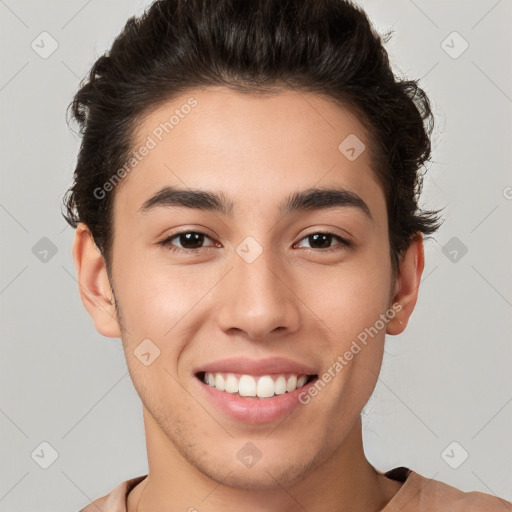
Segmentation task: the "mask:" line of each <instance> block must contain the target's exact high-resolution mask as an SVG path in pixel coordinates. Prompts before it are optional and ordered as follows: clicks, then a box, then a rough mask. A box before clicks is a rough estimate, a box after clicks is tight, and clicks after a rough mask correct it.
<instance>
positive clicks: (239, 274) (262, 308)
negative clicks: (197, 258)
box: [218, 247, 301, 340]
mask: <svg viewBox="0 0 512 512" xmlns="http://www.w3.org/2000/svg"><path fill="white" fill-rule="evenodd" d="M251 250H254V247H251ZM240 254H241V255H242V256H241V255H240ZM253 256H254V255H253ZM251 260H252V258H247V257H246V255H245V254H244V253H243V252H240V253H238V252H236V253H234V255H233V260H232V262H233V265H232V269H231V271H230V272H229V273H228V275H227V276H226V277H225V278H224V279H223V280H222V282H221V283H220V284H221V290H219V291H220V293H221V296H220V300H221V306H220V308H219V310H218V323H219V328H221V329H222V330H223V331H224V332H226V333H230V332H231V333H234V332H237V331H238V333H239V334H240V333H242V334H243V335H244V336H245V337H247V338H249V339H252V340H263V339H267V338H268V337H269V336H270V335H271V333H274V332H275V333H276V334H278V333H279V332H280V334H279V336H283V335H285V334H286V333H293V332H295V331H297V330H298V329H299V325H300V304H301V301H300V299H299V298H298V297H297V295H296V294H295V293H294V291H293V280H294V278H293V276H291V273H290V269H289V268H288V269H287V268H286V267H285V266H284V265H283V263H282V262H279V261H277V258H276V257H275V256H274V255H273V254H272V251H271V250H270V249H264V250H262V252H261V253H260V254H259V255H257V257H256V258H255V259H254V260H253V261H251Z"/></svg>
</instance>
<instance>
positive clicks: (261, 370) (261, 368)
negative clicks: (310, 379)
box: [194, 357, 317, 375]
mask: <svg viewBox="0 0 512 512" xmlns="http://www.w3.org/2000/svg"><path fill="white" fill-rule="evenodd" d="M200 372H211V373H220V372H223V373H242V374H246V375H268V374H272V373H274V374H282V373H294V374H297V375H316V374H317V371H316V370H315V369H314V368H312V367H311V366H308V365H305V364H302V363H299V362H297V361H293V360H291V359H286V358H283V357H269V358H266V359H249V358H247V357H231V358H228V359H220V360H218V361H213V362H211V363H207V364H204V365H202V366H201V367H198V368H196V369H195V370H194V374H197V373H200Z"/></svg>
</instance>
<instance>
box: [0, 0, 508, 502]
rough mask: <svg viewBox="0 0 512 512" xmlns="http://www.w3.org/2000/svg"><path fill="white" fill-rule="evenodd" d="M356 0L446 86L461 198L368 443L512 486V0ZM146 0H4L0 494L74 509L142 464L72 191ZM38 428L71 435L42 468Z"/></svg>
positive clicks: (441, 111) (428, 83)
mask: <svg viewBox="0 0 512 512" xmlns="http://www.w3.org/2000/svg"><path fill="white" fill-rule="evenodd" d="M360 3H361V4H362V5H363V6H364V7H365V8H366V9H367V11H368V13H369V15H370V17H371V19H372V20H373V21H374V23H375V25H376V27H377V28H378V30H379V31H381V33H382V32H383V31H386V30H388V29H389V28H393V29H394V30H395V34H394V36H393V38H392V39H391V41H390V42H389V43H388V45H387V48H388V51H389V53H390V57H391V59H392V61H393V62H394V63H395V65H394V67H395V70H396V71H397V73H399V74H405V75H406V76H408V77H410V78H422V85H423V87H424V88H425V89H426V91H427V93H428V94H429V95H430V98H431V100H432V102H433V107H434V111H435V115H436V120H437V127H436V130H435V133H434V139H433V144H434V151H433V164H432V165H431V167H430V171H429V173H428V179H427V180H426V182H425V189H424V196H423V202H422V204H423V206H425V207H427V208H437V207H442V206H446V209H445V218H446V221H445V223H444V225H443V227H442V228H441V230H440V232H439V233H438V234H437V235H436V236H435V237H434V238H433V239H430V240H427V242H426V268H425V272H424V277H423V281H422V285H421V289H420V296H419V300H418V304H417V307H416V310H415V312H414V313H413V316H412V318H411V322H410V324H409V327H408V328H407V331H406V332H405V333H404V334H402V335H400V336H396V337H388V339H387V345H386V355H385V359H384V363H383V369H382V372H381V375H380V379H379V382H378V385H377V387H376V390H375V393H374V395H373V396H372V398H371V399H370V401H369V403H368V405H367V407H366V408H365V410H364V414H363V418H364V428H365V429H364V442H365V451H366V453H367V456H368V458H369V460H370V462H371V463H372V464H374V465H375V466H376V467H377V468H378V469H380V470H387V469H390V468H392V467H395V466H398V465H405V466H408V467H411V468H412V469H414V470H415V471H417V472H419V473H420V474H422V475H424V476H426V477H429V478H435V479H436V480H442V481H444V482H447V483H449V484H451V485H453V486H455V487H458V488H460V489H462V490H466V491H469V490H479V491H482V492H486V493H490V494H497V495H499V496H501V497H503V498H506V499H508V500H512V436H511V435H510V432H511V431H512V403H511V402H512V372H511V371H510V368H511V362H512V348H511V343H510V332H511V327H512V315H511V312H512V269H511V264H510V262H511V261H512V258H511V256H512V238H511V236H510V233H511V229H510V228H511V223H510V220H511V210H512V175H511V172H510V168H511V167H510V164H511V154H510V146H511V141H512V138H511V124H512V123H511V110H512V90H511V89H512V88H511V83H512V80H511V64H512V59H511V55H510V54H511V32H512V31H511V30H510V27H511V26H512V23H511V22H512V19H511V18H512V2H511V1H510V0H500V1H496V0H481V1H477V2H468V1H463V0H458V1H451V2H446V1H441V0H435V1H434V0H429V1H420V0H415V1H412V0H403V1H398V0H393V1H387V2H379V1H377V0H368V1H363V2H360ZM148 4H149V2H148V1H140V0H130V1H124V2H122V1H120V0H116V1H114V0H102V1H99V0H89V1H84V0H73V1H70V0H67V1H64V0H59V1H53V2H44V1H40V0H38V1H28V0H19V1H14V0H0V38H1V48H2V54H1V56H2V63H1V71H0V103H1V112H2V118H1V127H0V129H1V133H0V135H1V137H0V140H1V141H2V152H1V156H2V158H1V192H0V225H1V230H2V252H1V262H0V263H1V264H0V308H1V309H0V314H1V318H0V326H1V343H2V345H1V347H2V350H1V354H2V356H1V358H0V365H1V367H0V379H1V382H0V393H1V395H0V398H1V403H0V405H1V407H0V429H1V437H0V449H1V453H0V460H1V475H0V512H5V511H10V512H27V511H35V510H37V511H48V512H49V511H52V512H59V511H62V512H64V511H72V510H78V509H79V508H81V507H83V506H85V505H86V504H87V503H89V502H90V501H92V500H93V499H95V498H97V497H99V496H100V495H103V494H106V493H107V492H109V491H110V490H112V489H113V488H114V487H115V486H116V485H118V484H119V483H120V482H121V481H122V480H125V479H128V478H131V477H134V476H137V475H142V474H145V473H146V472H147V463H146V458H145V443H144V431H143V424H142V413H141V406H140V401H139V398H138V396H137V394H136V392H135V391H134V389H133V386H132V383H131V380H130V378H129V375H128V373H127V368H126V364H125V360H124V355H123V352H122V347H121V342H120V340H118V339H109V338H103V337H102V336H101V335H100V334H98V333H97V332H96V331H95V329H94V326H93V323H92V321H91V319H90V317H89V316H88V314H87V312H86V311H85V309H84V308H83V306H82V303H81V301H80V298H79V294H78V286H77V282H76V278H75V268H74V264H73V260H72V256H71V246H72V241H73V235H74V232H73V230H72V229H71V228H70V227H69V226H67V224H66V223H65V221H64V219H63V218H62V217H61V214H60V203H61V199H62V196H63V194H64V192H65V190H66V189H67V187H68V186H69V185H70V184H71V177H72V172H73V168H74V163H75V159H76V154H77V150H78V146H79V142H80V141H79V138H78V137H77V136H76V135H74V134H73V133H72V132H71V131H70V130H69V129H68V127H67V125H66V122H65V108H66V106H67V105H68V103H69V101H70V100H71V98H72V96H73V94H74V92H75V91H76V89H77V85H78V82H79V80H80V78H82V77H83V76H84V75H85V73H86V72H87V71H88V69H89V68H90V66H91V65H92V64H93V62H94V61H95V60H96V58H98V57H99V56H100V55H101V54H102V53H103V52H104V51H105V50H106V49H107V48H108V47H109V46H110V44H111V43H112V40H113V38H114V37H115V35H117V33H118V32H119V31H120V30H121V28H122V26H123V25H124V23H125V21H126V19H127V18H128V17H129V16H130V15H132V14H138V13H141V12H142V10H143V8H144V7H145V6H147V5H148ZM43 31H46V32H48V33H49V34H50V35H51V37H52V38H53V39H54V40H55V41H56V42H57V44H58V48H57V49H56V50H55V52H54V53H53V54H51V55H50V56H48V57H47V58H42V57H41V56H40V53H36V51H35V50H34V49H33V48H32V47H31V44H32V42H33V41H35V43H34V44H39V48H38V51H39V52H41V51H43V50H45V51H48V50H49V49H51V40H50V39H49V36H40V34H41V33H42V32H43ZM454 31H457V32H458V33H459V34H460V37H459V36H457V35H453V34H452V33H453V32H454ZM42 37H44V38H46V39H44V42H43V43H41V38H42ZM443 41H445V42H444V43H443ZM464 41H467V42H468V43H469V47H468V48H467V49H466V50H465V51H464V52H463V53H461V50H463V49H464ZM43 44H44V48H42V46H43ZM460 53H461V54H460ZM459 54H460V55H459ZM43 237H46V238H47V239H49V241H51V243H50V242H49V241H48V240H46V239H44V240H42V241H41V239H42V238H43ZM34 247H35V248H34ZM464 247H466V248H467V252H466V253H464V251H465V249H464ZM443 248H444V250H443ZM52 249H53V252H55V251H56V252H55V254H53V252H52ZM44 250H48V251H49V252H48V253H44ZM454 251H455V252H454ZM42 442H47V443H49V444H50V445H51V446H52V447H53V449H54V450H56V452H57V453H58V457H57V459H56V460H55V461H54V462H53V463H52V464H51V465H50V466H49V467H48V468H47V469H43V468H42V467H40V465H41V464H45V463H46V464H48V463H50V462H51V458H50V457H51V449H50V448H48V447H47V446H46V445H43V446H42V447H41V446H40V445H41V443H42ZM453 442H456V443H458V444H456V445H451V443H453ZM450 445H451V446H450ZM41 449H42V450H43V451H41ZM462 450H465V451H467V452H468V454H469V457H468V458H467V460H465V461H464V462H463V463H462V464H461V461H462V460H463V455H464V452H463V451H462ZM37 454H39V456H37ZM43 454H44V455H43ZM448 462H449V463H450V464H451V465H452V466H458V468H457V469H454V468H453V467H451V466H450V465H449V464H448Z"/></svg>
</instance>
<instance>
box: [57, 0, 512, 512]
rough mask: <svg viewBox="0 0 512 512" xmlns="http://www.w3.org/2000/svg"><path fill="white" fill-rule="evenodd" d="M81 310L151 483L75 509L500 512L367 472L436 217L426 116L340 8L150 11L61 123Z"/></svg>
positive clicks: (506, 506)
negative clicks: (106, 355)
mask: <svg viewBox="0 0 512 512" xmlns="http://www.w3.org/2000/svg"><path fill="white" fill-rule="evenodd" d="M73 113H74V115H75V118H76V119H77V120H78V121H79V122H80V123H81V124H82V127H83V135H84V139H83V144H82V147H81V149H80V155H79V159H78V163H77V168H76V170H75V183H74V186H73V188H72V190H71V191H70V194H71V195H70V197H69V198H68V202H67V207H68V217H67V218H68V220H69V221H70V222H71V223H72V224H73V225H74V227H76V235H75V242H74V246H73V256H74V260H75V265H76V269H77V276H78V281H79V284H80V293H81V297H82V300H83V303H84V306H85V307H86V309H87V310H88V312H89V313H90V315H91V317H92V319H93V321H94V324H95V327H96V329H97V330H98V332H100V333H101V334H103V335H104V336H107V337H112V338H117V337H119V338H121V339H122V343H123V347H124V350H125V356H126V361H127V365H128V369H129V371H130V375H131V378H132V380H133V383H134V386H135V388H136V390H137V392H138V394H139V396H140V398H141V401H142V404H143V418H144V426H145V433H146V442H147V452H148V462H149V473H148V475H143V476H138V477H135V478H133V479H130V480H128V481H125V482H122V483H121V484H120V485H119V486H118V487H117V488H116V489H114V490H113V491H112V492H111V493H110V494H109V495H107V496H105V497H103V498H99V499H97V500H96V501H95V502H94V503H92V504H90V505H89V506H87V507H85V508H84V509H82V510H83V511H86V512H89V511H92V510H102V511H104V512H107V511H108V512H110V511H112V512H113V511H123V512H147V511H156V510H166V511H181V510H183V511H186V510H188V511H193V510H199V511H211V512H216V511H221V510H222V511H225V510H244V511H248V512H253V511H262V510H265V511H270V512H274V511H275V512H277V511H280V512H281V511H290V512H292V511H293V512H295V511H299V510H311V511H315V512H317V511H323V510H336V511H340V512H348V511H356V510H361V511H363V510H364V511H372V512H373V511H375V512H377V511H385V512H391V511H398V510H405V511H412V510H414V511H437V510H450V511H451V512H457V511H462V510H465V511H466V510H482V511H484V510H485V511H494V510H496V511H504V510H512V504H510V503H508V502H506V501H504V500H501V499H499V498H497V497H494V496H491V495H487V494H483V493H477V492H472V493H463V492H462V491H459V490H457V489H455V488H453V487H451V486H448V485H446V484H444V483H442V482H438V481H434V480H429V479H427V478H425V477H423V476H422V475H419V474H418V473H416V472H414V471H412V470H410V469H408V468H406V467H399V468H395V469H394V470H391V471H389V472H387V473H385V474H384V473H382V472H380V471H378V470H376V469H375V468H374V467H373V466H372V465H371V464H370V463H369V462H368V460H367V459H366V457H365V454H364V450H363V444H362V432H361V418H360V413H361V410H362V409H363V407H364V405H365V404H366V402H367V401H368V399H369V397H370V395H371V394H372V392H373V389H374V387H375V384H376V382H377V378H378V374H379V371H380V365H381V362H382V356H383V350H384V341H385V335H386V334H390V335H396V334H399V333H401V332H403V330H404V329H405V328H406V326H407V323H408V320H409V318H410V316H411V314H412V312H413V310H414V307H415V304H416V300H417V296H418V290H419V283H420V279H421V275H422V271H423V267H424V255H423V236H424V235H428V234H431V233H433V232H435V230H436V229H437V228H438V226H439V218H438V216H437V212H421V211H420V210H419V208H418V205H417V202H416V201H417V192H418V190H419V188H420V183H421V180H420V176H419V174H418V170H419V168H420V166H421V165H422V164H423V163H424V162H425V161H426V160H427V159H428V157H429V155H430V141H429V136H428V135H429V130H428V129H426V128H425V126H424V120H426V119H430V116H431V112H430V108H429V103H428V99H427V98H426V96H425V94H424V93H423V91H421V89H420V88H419V87H418V86H417V84H416V83H414V82H397V81H396V79H395V78H394V76H393V75H392V73H391V72H390V70H389V62H388V60H387V54H386V53H385V51H384V50H383V48H382V44H381V40H380V38H379V37H378V36H377V35H376V34H375V33H374V32H373V30H372V29H371V26H370V24H369V22H368V20H367V18H366V16H365V14H364V13H363V12H362V11H361V10H360V9H358V8H356V7H354V6H353V5H351V4H350V3H348V2H344V1H341V0H330V1H328V0H326V1H319V0H314V1H313V0H311V1H304V0H300V1H299V0H289V1H288V0H273V1H264V0H261V1H259V0H255V1H252V2H247V1H235V0H231V1H229V0H225V1H224V0H222V1H219V2H208V1H206V0H193V1H190V0H189V1H188V2H185V1H179V0H174V1H172V0H162V1H159V2H155V3H154V4H153V5H152V6H151V7H150V8H149V9H148V11H147V12H146V13H145V15H143V16H142V17H141V18H140V19H138V20H137V19H134V18H132V19H130V20H129V21H128V23H127V25H126V27H125V29H124V30H123V32H122V34H121V35H120V36H119V37H118V38H117V39H116V41H114V44H113V46H112V49H111V51H110V52H109V53H108V54H106V55H104V56H102V57H100V59H98V61H97V62H96V63H95V65H94V66H93V69H92V70H91V73H90V77H89V81H88V83H86V84H85V85H84V86H83V87H82V88H81V89H80V91H79V92H78V93H77V95H76V96H75V99H74V102H73Z"/></svg>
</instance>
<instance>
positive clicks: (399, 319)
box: [386, 233, 425, 335]
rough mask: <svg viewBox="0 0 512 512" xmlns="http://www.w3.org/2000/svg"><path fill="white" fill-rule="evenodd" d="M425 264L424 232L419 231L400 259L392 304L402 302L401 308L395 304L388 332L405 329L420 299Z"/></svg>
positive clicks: (397, 332)
mask: <svg viewBox="0 0 512 512" xmlns="http://www.w3.org/2000/svg"><path fill="white" fill-rule="evenodd" d="M424 266H425V258H424V253H423V234H422V233H418V234H417V235H416V236H415V237H414V239H413V241H412V242H411V244H410V245H409V247H408V248H407V250H406V251H405V253H404V254H403V256H402V258H401V260H400V265H399V270H398V273H397V277H396V280H395V284H394V291H393V299H392V301H391V304H392V305H394V304H397V303H398V304H401V308H400V310H399V309H398V308H396V306H395V308H394V310H395V311H396V314H395V316H394V318H393V319H392V320H390V321H389V322H388V324H387V328H386V333H387V334H391V335H396V334H401V333H402V332H403V331H405V328H406V327H407V323H408V322H409V317H410V316H411V314H412V312H413V310H414V306H415V305H416V300H417V299H418V290H419V286H420V281H421V274H422V273H423V268H424Z"/></svg>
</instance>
